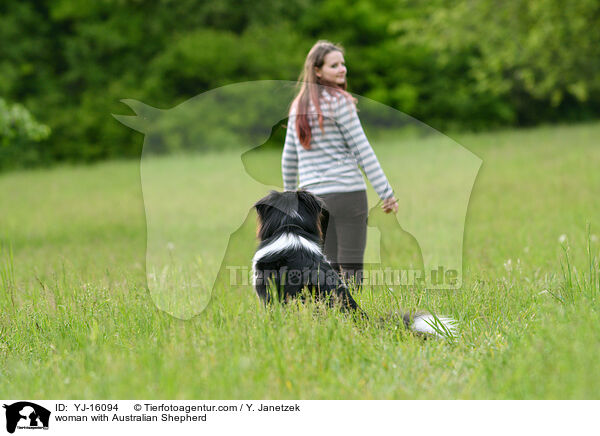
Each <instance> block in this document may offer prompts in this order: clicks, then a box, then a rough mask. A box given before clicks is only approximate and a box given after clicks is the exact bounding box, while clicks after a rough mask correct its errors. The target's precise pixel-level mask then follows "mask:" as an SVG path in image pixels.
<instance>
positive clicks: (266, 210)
mask: <svg viewBox="0 0 600 436" xmlns="http://www.w3.org/2000/svg"><path fill="white" fill-rule="evenodd" d="M254 207H255V208H256V212H257V213H258V227H257V231H256V235H257V236H258V238H259V239H260V240H261V241H263V240H265V239H267V238H270V237H271V236H273V234H275V232H277V230H279V229H281V228H282V227H284V226H286V225H290V226H291V227H293V226H298V227H300V228H302V229H303V230H304V231H305V232H307V233H308V234H311V235H314V236H315V237H318V238H319V239H321V238H322V233H321V217H322V214H323V212H324V205H323V201H322V200H321V199H320V198H318V197H316V196H315V195H313V194H311V193H310V192H307V191H302V190H300V191H285V192H277V191H271V192H270V193H269V195H267V196H266V197H264V198H261V199H260V200H258V201H257V202H256V204H255V205H254Z"/></svg>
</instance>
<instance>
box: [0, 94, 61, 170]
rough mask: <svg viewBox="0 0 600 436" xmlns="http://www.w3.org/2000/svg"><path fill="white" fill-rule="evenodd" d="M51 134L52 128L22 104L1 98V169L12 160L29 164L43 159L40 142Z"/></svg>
mask: <svg viewBox="0 0 600 436" xmlns="http://www.w3.org/2000/svg"><path fill="white" fill-rule="evenodd" d="M49 135H50V128H49V127H48V126H46V125H44V124H40V123H38V122H37V121H36V120H35V119H34V118H33V116H32V115H31V114H30V113H29V111H28V110H27V109H25V108H24V107H23V105H20V104H13V105H9V104H7V103H6V101H4V99H2V98H0V169H2V167H3V165H5V164H7V163H8V162H11V163H12V164H13V165H15V166H27V165H31V164H35V163H37V162H38V161H40V160H41V157H42V156H43V151H42V150H41V149H40V147H39V146H38V143H39V142H40V141H42V140H44V139H46V138H48V136H49Z"/></svg>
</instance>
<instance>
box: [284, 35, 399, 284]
mask: <svg viewBox="0 0 600 436" xmlns="http://www.w3.org/2000/svg"><path fill="white" fill-rule="evenodd" d="M299 83H300V85H301V87H300V91H299V93H298V95H297V96H296V98H295V99H294V101H293V102H292V104H291V106H290V113H289V119H288V126H287V134H286V138H285V145H284V148H283V156H282V170H283V184H284V189H285V190H295V189H297V188H302V189H306V190H307V191H310V192H312V193H313V194H316V195H318V196H319V197H321V198H322V199H323V201H324V202H325V206H326V208H327V210H328V212H329V222H328V224H327V231H326V233H325V241H324V251H325V255H326V256H327V258H328V259H329V261H330V262H331V264H332V265H333V267H334V268H336V269H338V270H340V269H341V271H342V272H343V273H344V276H345V277H346V278H347V279H350V278H352V277H354V280H355V281H356V283H357V284H358V285H359V286H360V282H361V279H362V268H363V256H364V251H365V246H366V242H367V215H368V206H367V193H366V185H365V181H364V179H363V177H362V174H361V172H360V170H359V167H360V168H361V169H362V170H363V171H364V172H365V174H366V175H367V178H368V179H369V182H370V183H371V185H373V188H374V189H375V191H376V192H377V194H378V195H379V197H380V198H381V199H382V200H383V206H382V207H383V210H384V211H385V212H386V213H389V212H392V211H393V212H394V213H396V212H397V211H398V203H397V201H396V199H395V198H394V192H393V190H392V187H391V186H390V184H389V183H388V181H387V178H386V177H385V174H384V173H383V171H382V169H381V166H380V165H379V162H378V161H377V157H376V156H375V153H374V152H373V149H372V148H371V145H370V144H369V142H368V140H367V138H366V136H365V133H364V131H363V129H362V126H361V124H360V120H359V119H358V115H357V113H356V106H355V105H356V100H355V99H354V98H353V97H352V96H351V95H350V94H349V93H348V92H346V87H347V81H346V64H345V62H344V52H343V48H342V47H341V46H338V45H335V44H332V43H330V42H328V41H318V42H317V43H316V44H315V45H314V46H313V47H312V48H311V49H310V52H309V53H308V56H307V57H306V61H305V63H304V69H303V71H302V73H301V74H300V78H299ZM298 176H299V181H298Z"/></svg>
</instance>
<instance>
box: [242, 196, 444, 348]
mask: <svg viewBox="0 0 600 436" xmlns="http://www.w3.org/2000/svg"><path fill="white" fill-rule="evenodd" d="M254 207H255V208H256V212H257V214H258V227H257V237H258V239H259V241H260V243H259V246H258V249H257V250H256V253H255V255H254V258H253V259H252V268H253V279H254V288H255V290H256V293H257V294H258V296H259V298H260V299H261V300H262V301H263V302H264V303H265V304H267V303H269V302H270V301H271V300H272V299H273V298H274V293H276V296H277V298H278V299H279V300H280V301H283V302H285V301H286V300H288V299H290V298H295V297H300V296H301V295H302V292H303V290H304V289H305V288H307V289H308V290H309V292H310V293H311V294H312V295H315V297H317V298H320V299H324V300H326V301H328V302H329V303H330V304H331V305H338V306H339V307H340V308H341V309H342V310H344V311H349V312H353V313H356V314H359V315H361V316H363V317H365V318H368V317H367V315H366V314H365V313H364V311H363V310H362V309H361V308H360V307H359V306H358V304H357V303H356V301H355V300H354V298H352V295H351V294H350V292H349V290H348V287H347V286H346V284H345V283H344V282H343V281H342V279H341V278H340V275H339V274H338V271H336V270H334V269H333V267H332V266H331V264H330V263H329V261H328V260H327V259H326V257H325V256H324V254H323V251H322V241H323V233H322V232H323V229H322V227H324V226H325V225H326V222H327V220H326V219H324V214H326V210H325V207H324V204H323V202H322V200H320V199H319V198H318V197H316V196H315V195H313V194H311V193H310V192H307V191H303V190H299V191H286V192H277V191H271V193H270V194H269V195H267V196H266V197H264V198H262V199H261V200H259V201H258V202H257V203H256V204H255V205H254ZM402 319H403V322H404V324H405V325H406V327H408V328H410V329H411V330H413V331H415V332H418V333H422V334H426V335H434V336H447V335H452V334H454V323H455V322H454V320H452V319H451V318H438V317H435V316H433V315H431V314H429V313H417V314H416V315H414V317H411V316H410V314H405V315H403V317H402Z"/></svg>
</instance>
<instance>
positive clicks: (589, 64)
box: [0, 0, 600, 166]
mask: <svg viewBox="0 0 600 436" xmlns="http://www.w3.org/2000/svg"><path fill="white" fill-rule="evenodd" d="M317 39H330V40H333V41H334V42H339V43H341V44H343V45H344V46H345V48H346V60H347V64H348V68H349V84H350V90H351V91H352V92H355V93H357V94H360V95H364V96H367V97H370V98H373V99H375V100H378V101H380V102H382V103H385V104H387V105H390V106H392V107H395V108H396V109H398V110H402V111H404V112H406V113H408V114H410V115H412V116H414V117H416V118H418V119H420V120H422V121H424V122H426V123H428V124H430V125H432V126H433V127H436V128H438V129H440V130H447V129H469V130H474V129H487V128H490V127H498V126H507V125H514V126H522V125H530V124H536V123H543V122H555V121H576V120H586V119H591V118H595V117H597V116H598V113H600V104H599V103H598V102H599V101H600V98H599V94H600V75H598V71H600V53H599V51H600V4H598V3H597V2H596V1H594V0H576V1H575V2H571V3H569V5H568V7H567V6H565V5H564V3H563V2H561V1H560V0H515V1H511V2H504V3H502V4H501V5H499V4H498V3H496V2H493V1H491V0H481V1H472V0H451V1H448V2H447V1H441V0H435V1H431V0H401V1H397V0H355V1H349V0H325V1H316V0H291V1H288V2H285V3H282V2H277V1H275V0H259V1H255V2H249V1H242V2H234V1H233V0H227V1H219V2H198V1H195V0H179V1H175V0H149V1H144V2H140V1H136V0H101V1H96V2H93V3H92V4H88V3H86V2H76V1H73V0H58V1H50V0H42V1H33V0H28V1H19V0H6V1H4V2H2V4H0V40H2V41H3V43H2V45H0V78H1V80H0V96H2V97H3V98H6V99H7V100H10V101H14V102H20V103H22V104H24V105H25V106H26V107H27V108H28V109H29V110H30V111H31V112H32V113H33V114H34V115H35V117H36V118H37V119H39V120H41V122H43V123H44V124H47V125H48V126H50V127H51V128H52V131H53V135H52V137H51V138H50V139H49V141H48V142H47V144H46V145H45V146H44V148H45V151H46V152H45V153H44V154H40V155H37V157H36V158H35V159H37V160H38V161H39V162H40V163H42V162H43V161H65V160H69V161H95V160H99V159H106V158H111V157H135V156H139V154H140V151H141V141H142V140H141V136H139V134H136V133H135V132H133V131H131V130H128V129H126V128H124V127H123V126H122V125H120V124H119V123H118V122H117V121H115V120H114V119H113V118H112V117H111V113H124V112H126V111H127V109H126V108H125V107H124V106H123V105H122V104H121V103H119V101H120V100H121V99H123V98H131V99H136V100H140V101H143V102H145V103H146V104H149V105H151V106H154V107H159V108H163V109H165V108H171V107H174V106H176V105H177V104H179V103H182V102H184V101H186V100H188V99H189V98H191V97H194V96H195V95H198V94H200V93H202V92H205V91H208V90H210V89H214V88H215V87H218V86H223V85H225V84H230V83H236V82H241V81H248V80H259V79H276V80H277V79H280V80H295V79H296V78H297V77H298V74H299V73H300V70H301V68H302V64H303V61H304V57H305V55H306V53H307V52H308V50H309V48H310V47H311V45H312V44H313V43H314V42H315V41H316V40H317ZM216 115H218V114H216ZM248 122H250V120H249V121H248ZM221 142H222V141H221ZM218 146H221V145H220V144H219V145H218ZM213 148H214V147H213ZM15 163H16V162H12V160H11V161H6V159H5V163H4V164H3V166H10V165H12V164H15Z"/></svg>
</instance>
